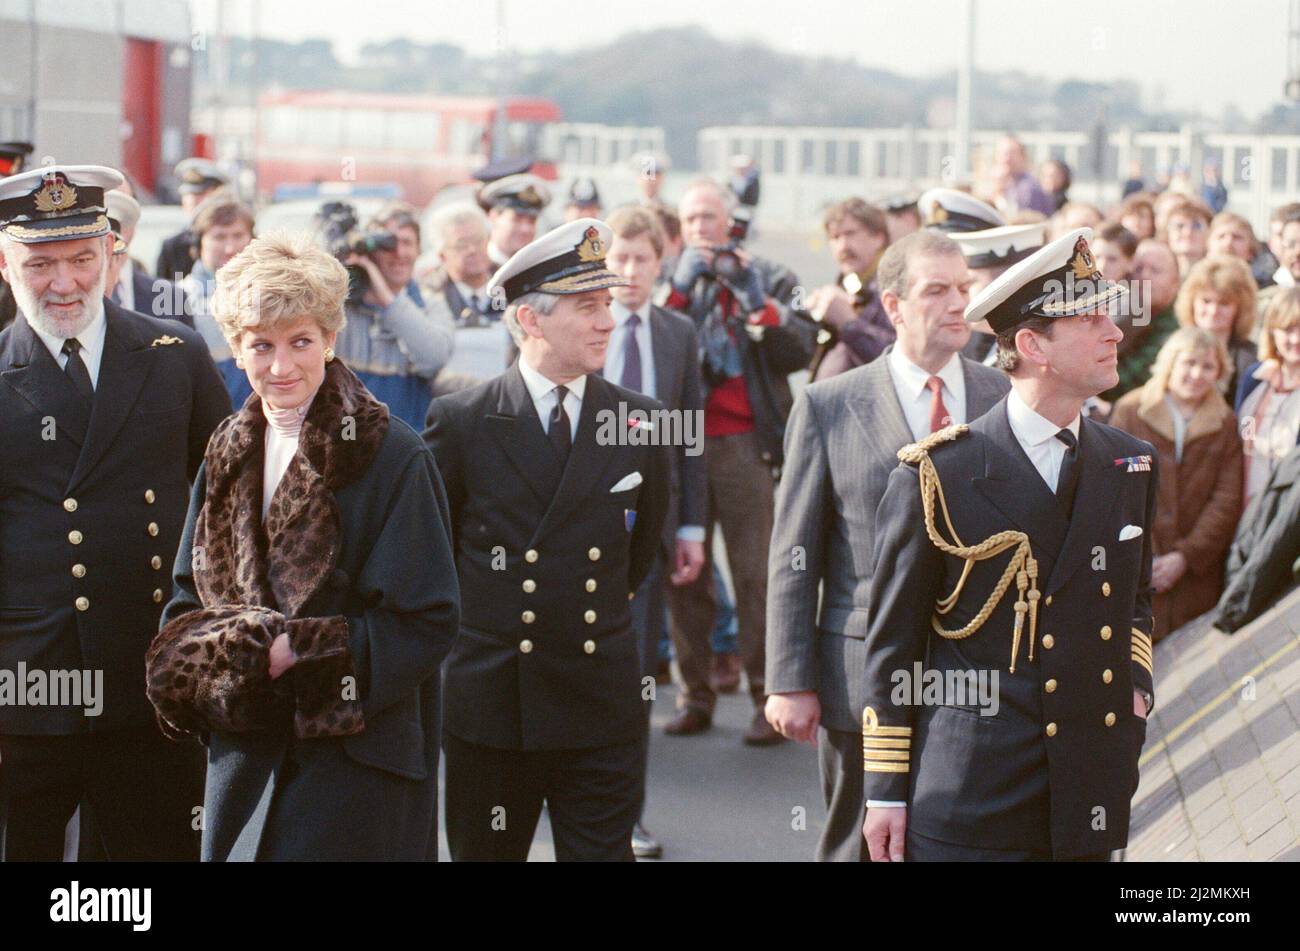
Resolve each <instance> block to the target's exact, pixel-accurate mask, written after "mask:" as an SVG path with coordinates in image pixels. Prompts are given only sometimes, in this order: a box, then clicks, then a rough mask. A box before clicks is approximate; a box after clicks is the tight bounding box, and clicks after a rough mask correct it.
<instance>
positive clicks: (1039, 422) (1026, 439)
mask: <svg viewBox="0 0 1300 951" xmlns="http://www.w3.org/2000/svg"><path fill="white" fill-rule="evenodd" d="M1007 422H1009V423H1010V424H1011V432H1012V433H1014V434H1015V437H1016V438H1017V439H1018V440H1020V442H1021V444H1022V445H1025V446H1038V445H1041V444H1043V443H1045V442H1047V441H1048V440H1049V439H1053V438H1055V436H1056V434H1057V433H1059V432H1060V431H1061V429H1062V427H1060V426H1058V425H1056V423H1054V422H1052V421H1051V420H1050V419H1048V418H1047V417H1045V416H1040V415H1039V414H1038V413H1036V412H1035V411H1034V410H1032V409H1030V408H1029V404H1028V403H1026V402H1025V401H1024V399H1023V398H1022V397H1021V395H1020V392H1019V391H1018V390H1017V389H1016V388H1015V387H1014V386H1013V387H1012V388H1011V393H1010V394H1009V395H1008V396H1007ZM1064 428H1065V429H1068V430H1069V431H1070V432H1072V433H1074V438H1075V439H1076V440H1077V439H1078V438H1079V416H1078V414H1076V415H1075V417H1074V419H1072V420H1071V421H1070V425H1069V426H1066V427H1064ZM1062 445H1064V444H1062Z"/></svg>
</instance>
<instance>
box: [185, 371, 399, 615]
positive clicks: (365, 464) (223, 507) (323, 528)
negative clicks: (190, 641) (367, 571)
mask: <svg viewBox="0 0 1300 951" xmlns="http://www.w3.org/2000/svg"><path fill="white" fill-rule="evenodd" d="M388 424H389V419H388V407H387V406H385V405H384V404H383V403H381V402H379V401H378V400H377V399H375V398H374V396H372V395H371V394H370V391H369V390H367V389H366V387H365V385H364V384H363V383H362V382H361V381H360V380H359V379H357V377H356V375H355V374H354V373H353V372H352V371H351V370H349V369H348V368H347V367H345V366H343V364H342V363H341V362H339V361H338V360H335V361H332V362H331V363H329V364H327V366H326V368H325V379H324V381H323V382H322V383H321V387H320V390H319V391H318V392H317V393H316V398H315V399H314V400H313V401H312V404H311V409H310V410H309V411H308V413H307V418H306V419H305V420H304V421H303V426H302V433H301V434H300V436H299V438H298V451H297V452H296V453H294V456H293V459H292V461H291V462H290V463H289V468H288V469H287V470H286V471H285V474H284V477H283V478H282V479H281V480H280V485H279V486H278V487H277V488H276V491H275V495H274V497H273V498H272V499H271V505H270V508H269V510H268V511H267V515H266V525H265V531H263V526H262V520H261V512H262V469H263V456H264V453H263V446H264V434H265V430H266V417H265V415H264V414H263V412H262V404H261V400H260V399H259V398H258V396H257V394H253V395H252V396H250V397H249V398H248V401H247V402H246V403H245V404H244V407H243V409H241V410H240V411H239V412H238V413H236V414H234V415H233V416H230V417H228V418H227V419H226V420H225V421H223V422H222V423H221V424H220V425H219V426H218V427H217V429H216V431H215V432H214V433H213V434H212V438H211V440H210V441H209V442H208V449H207V454H206V456H205V468H206V473H207V489H206V494H205V496H204V503H203V508H202V510H201V511H200V513H199V516H198V520H197V522H196V523H195V527H194V551H195V559H194V584H195V588H196V590H197V591H198V595H199V597H200V598H201V599H202V601H203V605H204V607H216V606H218V605H231V604H245V605H257V606H259V607H266V608H273V609H275V610H278V611H280V612H281V613H282V614H284V616H285V617H288V618H294V617H298V616H299V612H300V611H302V609H303V607H304V606H305V605H306V604H307V603H308V602H309V601H310V600H311V599H312V597H313V596H314V595H315V594H316V592H317V591H318V590H319V589H320V588H321V586H322V585H323V584H324V583H325V582H326V581H328V579H329V577H330V573H331V572H332V571H333V570H334V568H335V567H336V565H337V563H338V558H339V551H340V547H341V545H340V542H341V540H340V536H339V524H340V522H339V511H338V503H337V502H336V501H335V499H334V493H336V492H338V491H339V490H340V489H342V488H343V487H344V486H347V485H349V484H351V483H353V482H355V481H356V480H357V479H358V478H360V477H361V476H362V475H363V474H364V473H365V471H366V470H367V469H368V468H369V467H370V464H371V463H372V462H373V460H374V458H375V455H376V453H378V451H379V446H380V444H381V443H382V442H383V441H384V436H385V435H386V434H387V432H388Z"/></svg>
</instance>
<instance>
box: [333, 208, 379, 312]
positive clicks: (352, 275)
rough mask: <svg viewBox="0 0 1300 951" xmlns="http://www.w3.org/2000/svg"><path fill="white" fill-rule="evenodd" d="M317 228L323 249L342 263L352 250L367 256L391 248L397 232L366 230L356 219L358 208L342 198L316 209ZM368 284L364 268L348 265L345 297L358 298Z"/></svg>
mask: <svg viewBox="0 0 1300 951" xmlns="http://www.w3.org/2000/svg"><path fill="white" fill-rule="evenodd" d="M316 221H317V231H318V232H319V234H320V238H321V241H322V243H323V244H324V245H325V250H326V251H328V252H329V253H330V254H331V255H333V256H334V258H335V259H336V260H338V261H339V262H340V263H342V264H347V261H348V258H350V257H351V256H352V255H354V254H364V255H366V256H367V257H369V256H371V255H373V254H374V253H375V252H376V251H393V250H396V248H397V236H396V235H394V234H392V233H391V232H388V231H384V230H383V229H382V228H377V229H375V230H373V231H365V230H363V229H362V228H361V226H360V223H359V221H358V219H357V210H356V208H354V207H353V206H352V205H349V204H348V203H347V202H345V201H330V202H326V203H325V204H323V205H321V206H320V210H319V211H317V212H316ZM369 288H370V276H369V275H368V274H367V273H366V271H365V269H364V268H361V267H357V266H356V265H348V301H349V302H353V303H355V302H356V301H359V300H360V299H361V298H362V297H363V296H364V295H365V293H366V291H367V290H369Z"/></svg>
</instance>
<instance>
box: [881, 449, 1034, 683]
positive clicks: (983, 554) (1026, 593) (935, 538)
mask: <svg viewBox="0 0 1300 951" xmlns="http://www.w3.org/2000/svg"><path fill="white" fill-rule="evenodd" d="M969 431H970V429H969V427H967V426H966V425H964V424H958V425H956V426H948V427H947V428H945V429H941V430H939V431H938V432H936V433H931V434H930V435H929V436H927V437H925V438H924V439H922V440H921V441H920V442H914V443H912V444H911V445H908V446H904V447H903V448H902V449H900V450H899V451H898V459H899V461H900V462H905V463H907V464H909V465H914V466H917V467H918V474H919V475H920V478H921V507H922V508H923V509H924V511H925V532H926V534H927V535H929V537H930V541H932V542H933V543H934V546H935V547H936V548H938V549H939V550H940V551H942V552H944V553H946V554H949V555H955V556H956V557H958V558H961V559H963V560H964V561H965V562H966V567H965V568H963V569H962V572H961V577H960V578H959V579H957V586H956V587H955V588H953V590H952V593H951V594H949V595H948V596H947V597H946V598H942V599H941V600H939V601H938V602H936V603H935V606H934V608H935V613H934V615H933V616H932V617H931V619H930V623H931V625H932V626H933V627H934V630H935V633H937V634H939V635H940V636H941V637H946V638H948V639H949V640H962V639H963V638H967V637H970V636H971V635H972V634H974V633H975V632H976V631H978V630H979V629H980V628H981V627H983V626H984V622H985V621H987V620H988V619H989V616H990V615H991V614H992V613H993V611H994V610H995V609H996V608H997V606H998V604H999V602H1001V600H1002V596H1003V595H1004V594H1006V591H1007V588H1008V587H1010V585H1011V579H1012V578H1013V577H1014V578H1015V579H1016V593H1017V595H1018V598H1017V600H1016V626H1015V630H1014V631H1013V632H1012V635H1011V669H1010V672H1011V673H1013V674H1014V673H1015V672H1016V658H1017V656H1019V654H1020V635H1021V632H1022V631H1023V629H1024V623H1025V614H1026V612H1027V613H1028V614H1029V659H1030V660H1031V661H1032V660H1033V659H1034V639H1035V637H1036V636H1037V633H1038V598H1039V591H1038V561H1037V560H1036V559H1035V558H1034V556H1033V549H1032V548H1031V546H1030V544H1029V536H1028V535H1026V534H1025V533H1024V532H1016V531H1005V532H998V533H997V534H996V535H990V536H989V537H988V538H986V539H984V541H982V542H980V543H979V544H978V545H965V544H963V543H962V540H961V539H960V538H959V537H958V536H957V531H956V529H954V528H953V526H952V519H951V517H949V515H948V503H947V502H946V501H945V500H944V497H943V486H942V485H940V484H939V473H938V472H937V471H936V470H935V468H934V463H933V462H932V461H931V460H930V450H931V449H933V448H934V447H935V446H938V445H939V444H941V443H945V442H951V441H952V440H954V439H957V438H958V437H960V436H963V435H965V434H966V433H967V432H969ZM936 496H937V497H938V500H939V508H940V509H942V510H943V521H944V524H945V525H946V526H947V527H948V534H949V535H951V536H952V543H951V544H950V543H948V542H946V541H945V540H944V539H943V537H942V536H941V535H940V534H939V532H938V530H937V529H936V528H935V525H934V502H935V498H936ZM1010 548H1014V549H1015V554H1014V555H1012V556H1011V560H1010V561H1009V562H1008V563H1007V567H1006V570H1005V571H1003V572H1002V577H1001V578H1000V579H999V580H998V583H997V585H996V586H995V587H994V588H993V593H992V594H990V595H989V597H988V600H987V601H985V602H984V606H983V607H982V608H980V610H979V613H978V614H976V615H975V617H973V618H971V621H970V623H969V624H967V625H966V626H965V627H963V628H961V630H957V631H949V630H945V629H944V627H943V625H942V623H940V617H941V616H942V615H944V614H947V613H948V612H949V611H951V610H952V609H953V607H954V606H955V605H956V604H957V599H958V598H959V597H960V596H961V592H962V589H963V588H964V587H965V586H966V579H967V578H969V577H970V571H971V568H972V567H974V565H975V563H976V562H977V561H985V560H986V559H989V558H994V557H996V556H997V555H1000V554H1002V553H1003V552H1004V551H1007V550H1008V549H1010Z"/></svg>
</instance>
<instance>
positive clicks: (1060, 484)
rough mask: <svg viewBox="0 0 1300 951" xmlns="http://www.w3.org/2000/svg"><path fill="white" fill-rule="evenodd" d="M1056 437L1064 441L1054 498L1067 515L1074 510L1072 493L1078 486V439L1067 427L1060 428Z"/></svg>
mask: <svg viewBox="0 0 1300 951" xmlns="http://www.w3.org/2000/svg"><path fill="white" fill-rule="evenodd" d="M1056 438H1057V439H1059V440H1061V442H1063V443H1065V455H1064V456H1063V457H1062V458H1061V472H1060V475H1058V476H1057V477H1056V498H1057V500H1058V501H1059V502H1060V503H1061V507H1062V508H1063V509H1065V514H1066V516H1067V517H1069V516H1070V515H1071V514H1072V513H1073V511H1074V494H1075V492H1076V491H1078V488H1079V440H1078V438H1077V437H1076V436H1075V435H1074V433H1072V432H1070V431H1069V430H1068V429H1062V430H1061V431H1060V432H1059V433H1057V434H1056Z"/></svg>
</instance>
